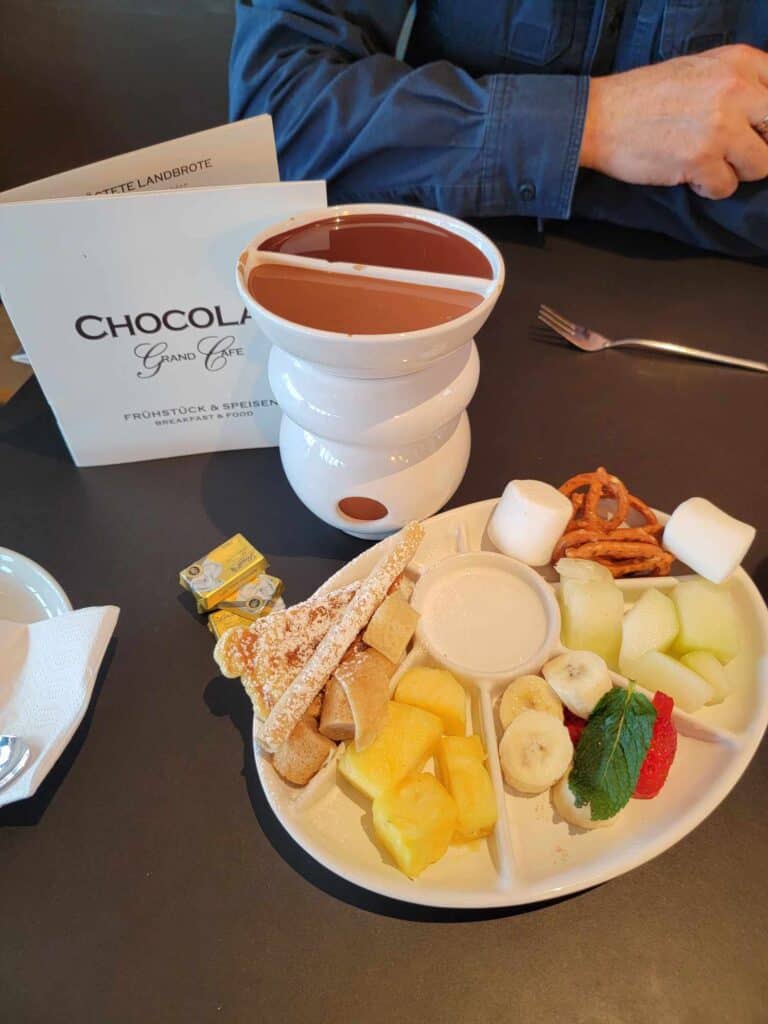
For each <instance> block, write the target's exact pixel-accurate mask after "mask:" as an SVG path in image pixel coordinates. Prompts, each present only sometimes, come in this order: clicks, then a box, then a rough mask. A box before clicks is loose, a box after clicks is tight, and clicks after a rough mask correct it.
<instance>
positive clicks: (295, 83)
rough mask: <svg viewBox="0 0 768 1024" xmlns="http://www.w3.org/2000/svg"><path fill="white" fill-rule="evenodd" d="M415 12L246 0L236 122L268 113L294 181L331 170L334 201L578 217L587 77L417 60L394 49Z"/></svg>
mask: <svg viewBox="0 0 768 1024" xmlns="http://www.w3.org/2000/svg"><path fill="white" fill-rule="evenodd" d="M351 6H352V5H351V4H350V5H349V7H350V8H351ZM408 7H409V3H408V2H407V0H367V2H365V3H363V4H358V5H357V8H358V10H357V12H356V13H355V14H354V15H353V14H351V13H346V14H343V13H340V12H341V11H342V9H343V8H344V9H346V5H344V4H339V3H338V2H333V3H332V2H331V0H253V5H251V4H249V3H247V2H246V0H239V2H238V5H237V21H236V28H235V38H234V43H233V49H232V57H231V61H230V116H231V117H232V118H233V119H237V118H241V117H248V116H251V115H254V114H260V113H270V114H271V115H272V118H273V121H274V127H275V138H276V142H277V149H278V156H279V162H280V170H281V174H282V176H283V178H284V179H287V180H290V179H301V178H324V179H325V180H326V181H327V182H328V190H329V196H330V197H331V199H332V201H334V202H346V201H374V202H375V201H379V202H404V203H415V204H418V205H426V206H431V207H434V208H436V209H440V210H444V211H445V212H447V213H452V214H455V215H457V216H486V215H503V214H523V215H527V216H532V217H549V218H557V219H562V218H567V217H568V216H569V215H570V211H571V202H572V198H573V191H574V186H575V182H576V175H577V171H578V156H579V150H580V147H581V137H582V132H583V126H584V116H585V112H586V105H587V95H588V79H586V78H583V77H579V76H569V75H557V76H553V75H504V74H498V75H486V76H483V77H480V78H473V77H472V76H471V75H470V74H469V73H468V72H466V71H464V70H463V69H461V68H459V67H457V66H456V65H454V64H451V63H449V62H447V61H436V62H433V63H430V64H425V65H423V66H420V67H417V68H412V67H410V66H409V65H408V64H406V63H405V62H403V61H401V60H397V59H396V58H395V57H394V56H393V54H394V52H395V46H396V41H397V37H398V35H399V32H400V29H401V27H402V24H403V22H404V20H405V17H406V14H407V11H408ZM361 12H362V13H361Z"/></svg>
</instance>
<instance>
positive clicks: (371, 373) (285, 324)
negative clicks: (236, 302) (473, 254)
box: [236, 203, 504, 378]
mask: <svg viewBox="0 0 768 1024" xmlns="http://www.w3.org/2000/svg"><path fill="white" fill-rule="evenodd" d="M358 214H387V215H391V216H397V217H408V218H411V219H415V220H421V221H425V222H427V223H429V224H434V225H435V226H437V227H440V228H443V229H445V230H447V231H450V232H452V233H454V234H457V235H459V236H460V237H461V238H463V239H464V240H465V241H467V242H469V243H470V244H471V245H474V246H475V247H476V248H477V249H479V250H480V251H481V252H482V253H483V255H484V256H485V257H486V259H487V260H488V262H489V263H490V266H491V272H492V275H493V276H492V277H491V278H484V277H468V276H463V275H459V274H440V273H434V272H430V271H424V270H408V269H402V268H399V267H380V266H375V265H372V264H361V263H331V262H328V261H325V260H319V259H307V257H303V256H290V255H284V254H282V253H275V252H269V251H265V250H261V249H259V246H260V245H262V244H264V243H265V242H266V241H267V240H268V239H269V238H273V237H274V236H275V235H279V234H281V233H282V232H284V231H288V230H290V229H292V228H297V227H300V226H301V225H303V224H311V223H313V222H314V221H318V220H329V221H332V220H333V219H334V218H336V217H344V216H355V215H358ZM260 263H287V264H291V265H293V266H311V267H312V269H313V270H316V271H321V272H325V273H337V274H338V273H343V274H357V275H359V276H360V277H361V278H365V277H369V278H380V279H387V280H397V281H407V282H410V283H413V284H423V285H431V286H433V287H434V286H436V287H442V288H455V289H457V290H459V291H468V292H475V293H477V294H478V295H482V297H483V298H482V301H481V302H480V303H479V304H478V305H477V306H475V307H474V309H471V310H469V312H467V313H465V314H464V315H463V316H459V317H456V319H454V320H450V321H449V322H448V323H443V324H438V325H436V326H435V327H427V328H424V329H423V330H419V331H404V332H402V333H399V334H339V333H336V332H335V331H322V330H317V329H316V328H312V327H307V326H304V325H303V324H297V323H294V322H292V321H290V320H285V319H284V318H283V317H280V316H277V315H276V314H275V313H273V312H271V311H270V310H268V309H265V308H264V306H262V305H261V304H260V303H258V302H257V301H256V300H255V299H254V297H253V296H252V295H251V293H250V291H249V290H248V277H249V275H250V273H251V271H252V270H253V269H254V268H255V267H256V266H258V265H259V264H260ZM236 282H237V288H238V290H239V292H240V295H241V297H242V299H243V302H244V303H245V305H246V307H247V309H248V312H249V313H250V314H251V316H252V317H253V319H254V320H255V321H256V323H257V324H258V326H259V327H260V328H261V330H262V331H263V332H264V334H265V335H266V336H267V338H269V340H270V341H271V342H272V344H273V345H277V346H278V348H281V349H284V350H285V351H286V352H290V353H292V354H293V355H296V356H298V357H299V358H300V359H305V360H307V361H309V362H312V363H317V364H319V365H321V366H323V367H324V368H325V370H326V372H328V373H335V374H340V375H341V376H345V377H372V378H380V377H395V376H399V375H401V374H408V373H414V372H415V371H416V370H421V369H424V367H425V366H429V365H430V364H431V363H433V362H435V361H436V360H438V359H441V358H442V357H443V356H445V355H448V354H449V353H451V352H454V351H455V350H456V349H457V348H460V347H461V346H462V345H465V344H466V343H467V342H468V341H469V340H470V338H474V336H475V334H476V333H477V331H479V330H480V328H481V327H482V326H483V324H484V323H485V321H486V320H487V319H488V316H489V315H490V313H491V311H492V309H493V307H494V306H495V305H496V300H497V299H498V297H499V294H500V293H501V289H502V287H503V285H504V261H503V260H502V258H501V253H500V252H499V250H498V249H497V248H496V246H495V245H494V244H493V242H491V241H490V239H488V238H486V236H485V235H484V234H482V232H480V231H478V230H477V229H476V228H473V227H470V226H469V225H468V224H465V223H464V222H463V221H460V220H457V219H456V218H455V217H449V216H447V215H446V214H443V213H437V212H435V211H433V210H423V209H420V208H418V207H412V206H389V205H387V204H386V203H361V204H359V205H352V206H331V207H329V208H328V209H327V210H314V211H312V212H310V213H305V214H301V215H299V216H296V217H292V218H290V220H287V221H283V222H282V223H280V224H276V225H274V226H273V227H271V228H267V229H266V230H265V231H262V232H261V233H260V234H258V235H256V237H255V238H254V239H253V240H252V241H251V242H250V244H249V245H248V246H247V247H246V248H245V249H244V250H243V252H242V253H241V254H240V258H239V259H238V261H237V274H236Z"/></svg>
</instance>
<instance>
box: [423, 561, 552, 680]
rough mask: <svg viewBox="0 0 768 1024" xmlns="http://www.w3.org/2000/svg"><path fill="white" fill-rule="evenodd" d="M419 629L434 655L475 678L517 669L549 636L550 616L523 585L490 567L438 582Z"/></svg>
mask: <svg viewBox="0 0 768 1024" xmlns="http://www.w3.org/2000/svg"><path fill="white" fill-rule="evenodd" d="M420 610H421V616H422V623H421V628H422V629H423V631H424V633H425V634H428V636H429V646H430V647H432V648H433V651H434V653H435V654H440V655H441V656H442V657H443V658H444V659H446V660H448V661H452V662H454V663H455V664H458V665H462V666H464V667H466V669H467V671H468V672H471V673H472V674H475V675H482V674H484V673H495V672H504V671H507V670H513V669H514V668H515V667H516V666H517V665H522V664H523V662H526V661H528V660H529V658H532V657H533V655H535V654H536V652H537V651H538V650H539V649H540V648H541V646H542V644H543V643H544V641H545V639H546V636H547V614H546V610H545V608H544V605H543V604H542V601H541V599H540V597H539V595H538V594H537V593H536V591H535V590H534V589H533V588H532V587H531V586H530V584H528V583H527V582H526V581H525V580H523V579H520V577H519V576H516V575H514V574H512V573H509V572H504V571H503V570H501V569H496V568H492V567H490V566H477V567H473V568H457V569H456V570H455V571H454V572H448V573H446V574H445V575H443V576H442V577H441V578H440V579H436V580H435V581H434V585H433V586H431V587H430V589H429V591H428V593H427V594H425V598H424V604H423V605H422V607H421V609H420Z"/></svg>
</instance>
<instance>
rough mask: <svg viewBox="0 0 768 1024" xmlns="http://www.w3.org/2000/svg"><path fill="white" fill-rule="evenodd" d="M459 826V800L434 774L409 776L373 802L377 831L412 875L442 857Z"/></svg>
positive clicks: (395, 858)
mask: <svg viewBox="0 0 768 1024" xmlns="http://www.w3.org/2000/svg"><path fill="white" fill-rule="evenodd" d="M455 828H456V803H455V802H454V799H453V797H452V796H451V794H450V793H449V792H448V791H447V790H446V789H445V787H444V786H441V785H440V783H439V782H438V781H437V779H436V778H435V776H434V775H427V774H426V773H424V774H421V775H409V776H407V777H406V778H405V779H401V781H400V782H398V783H397V784H396V785H395V786H393V787H392V788H391V789H388V790H387V791H386V792H384V793H382V794H381V795H380V796H377V797H376V799H375V800H374V801H373V830H374V832H375V833H376V836H377V838H378V840H379V842H380V843H381V844H382V846H383V847H384V848H385V849H386V850H388V851H389V853H390V854H391V855H392V857H393V858H394V860H395V863H396V864H397V866H398V867H399V868H400V870H401V871H402V872H404V873H405V874H406V875H408V876H409V877H410V878H415V877H416V876H417V875H419V874H421V872H422V871H423V870H424V868H426V867H429V865H430V864H434V863H435V861H437V860H440V858H441V857H442V856H443V854H444V853H445V851H446V850H447V849H448V844H449V843H450V841H451V836H452V835H453V833H454V830H455Z"/></svg>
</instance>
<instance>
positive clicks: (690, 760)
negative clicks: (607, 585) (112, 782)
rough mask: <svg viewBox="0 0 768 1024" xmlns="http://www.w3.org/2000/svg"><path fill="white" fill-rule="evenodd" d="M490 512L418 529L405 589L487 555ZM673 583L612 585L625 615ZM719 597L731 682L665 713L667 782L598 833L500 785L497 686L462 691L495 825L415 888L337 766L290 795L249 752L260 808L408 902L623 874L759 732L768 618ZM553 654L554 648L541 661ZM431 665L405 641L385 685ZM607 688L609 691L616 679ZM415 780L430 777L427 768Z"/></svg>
mask: <svg viewBox="0 0 768 1024" xmlns="http://www.w3.org/2000/svg"><path fill="white" fill-rule="evenodd" d="M495 504H496V499H491V500H489V501H481V502H478V503H476V504H474V505H466V506H464V507H463V508H458V509H452V510H450V511H449V512H443V513H442V514H440V515H437V516H434V517H433V518H432V519H429V520H427V521H426V523H425V524H424V525H425V528H426V536H425V538H424V540H423V542H422V544H421V546H420V547H419V550H418V551H417V553H416V559H415V560H414V562H412V563H411V566H410V568H409V573H410V574H411V575H412V576H413V577H414V578H417V577H420V576H422V575H423V574H424V572H425V571H426V570H427V569H430V568H431V567H432V566H434V565H436V564H437V563H438V562H441V561H443V559H445V558H448V557H449V556H452V555H456V554H462V553H465V554H466V553H471V552H480V551H487V552H493V551H495V550H496V549H495V548H494V546H493V544H492V543H491V541H490V540H489V539H488V536H487V531H486V526H487V523H488V520H489V518H490V516H491V513H492V512H493V509H494V506H495ZM660 518H662V519H664V518H666V517H664V516H660ZM381 543H382V544H385V543H386V541H382V542H381ZM379 547H380V545H376V546H375V547H372V548H369V549H368V550H367V551H365V552H364V553H363V554H362V555H360V556H359V557H358V558H356V559H355V560H354V561H352V562H350V563H349V564H348V565H346V566H345V567H344V568H343V569H341V570H340V571H339V572H338V573H336V574H335V575H334V576H332V577H331V578H330V579H329V580H328V581H327V582H326V583H325V584H324V585H323V588H322V589H323V590H330V589H334V588H336V587H339V586H343V585H344V584H347V583H350V582H352V581H353V580H356V579H360V578H362V577H363V576H365V575H366V574H367V573H368V572H369V571H370V569H371V568H372V566H373V564H374V563H375V561H376V559H377V558H378V555H379ZM682 578H683V577H668V578H661V579H633V580H624V581H621V580H620V581H618V584H619V586H620V587H621V589H622V590H623V591H624V595H625V599H626V602H627V604H628V605H630V604H632V603H634V601H636V600H637V598H638V597H639V596H640V594H642V593H643V591H644V590H646V589H647V588H648V587H658V588H661V589H664V590H668V589H670V588H671V587H673V586H675V584H676V583H677V582H678V580H679V579H682ZM728 586H729V587H730V589H731V591H732V593H733V596H734V598H735V600H736V602H737V604H738V607H739V611H740V614H741V616H742V618H743V620H744V622H745V625H746V634H747V644H746V649H745V652H744V653H743V655H740V656H739V660H738V664H737V666H735V667H734V670H735V669H738V672H739V675H740V676H741V677H742V678H740V680H739V684H738V686H737V688H736V690H735V692H734V693H733V694H732V695H731V696H730V697H728V699H727V700H726V701H725V702H724V703H722V704H720V705H717V706H713V707H708V708H704V709H702V711H699V712H697V713H696V714H695V715H688V714H685V713H683V712H680V711H676V712H675V720H676V724H677V727H678V730H679V732H680V737H679V743H678V752H677V758H676V760H675V763H674V765H673V766H672V770H671V772H670V775H669V779H668V781H667V784H666V785H665V787H664V789H663V790H662V792H661V794H660V795H659V796H658V797H656V798H655V799H654V800H631V801H630V802H629V806H628V808H627V809H626V811H625V812H624V813H623V814H622V815H621V817H620V818H619V820H618V821H617V822H616V823H614V824H613V825H611V826H610V827H608V828H604V829H595V830H593V831H590V832H585V831H582V830H581V829H575V828H572V827H571V826H569V825H568V824H567V823H566V822H564V821H563V820H562V819H561V818H560V817H559V815H558V814H557V813H556V812H555V811H554V810H553V808H552V805H551V803H550V799H549V793H548V792H546V793H542V794H541V795H539V796H524V795H522V794H519V793H517V792H515V791H514V790H512V789H510V788H509V787H508V786H506V785H505V784H504V782H503V780H502V776H501V769H500V765H499V758H498V741H499V739H500V736H501V728H500V724H499V721H498V716H497V713H496V706H497V704H498V701H499V699H500V697H501V694H502V693H503V691H504V688H505V686H506V684H507V679H508V678H511V677H507V679H500V678H488V679H485V680H479V681H472V680H469V681H465V685H466V690H467V709H468V715H467V719H468V730H469V729H471V731H472V732H477V733H479V735H480V736H481V738H482V740H483V743H484V745H485V748H486V751H487V753H488V762H487V764H488V769H489V772H490V775H491V779H492V781H493V785H494V788H495V791H496V798H497V804H498V808H499V820H498V822H497V824H496V827H495V829H494V831H493V834H492V835H491V836H490V837H489V838H488V839H483V840H478V841H476V842H474V843H470V844H466V845H461V846H451V847H450V848H449V850H448V853H447V854H446V855H445V857H443V858H442V860H440V861H439V862H438V863H437V864H433V865H432V866H431V867H429V868H427V869H426V871H424V873H423V874H422V875H421V876H420V877H419V878H418V879H416V880H415V881H412V880H410V879H409V878H407V877H406V876H405V875H403V874H402V873H401V872H400V871H399V870H398V869H397V868H396V867H395V866H394V864H393V863H392V861H391V860H390V859H389V857H388V855H387V854H386V853H385V852H384V851H382V850H381V849H380V847H379V846H378V845H377V844H376V843H375V842H374V839H373V827H372V820H371V804H370V801H369V800H367V799H366V798H364V797H363V796H361V795H360V794H358V793H357V792H356V791H355V790H354V789H352V787H351V786H349V784H348V783H347V782H346V781H345V780H344V779H342V778H341V775H340V774H338V773H337V771H336V759H337V758H334V759H333V760H332V761H331V762H330V763H329V764H328V765H327V766H326V767H325V768H323V769H322V770H321V771H320V772H319V773H318V775H316V776H315V778H314V779H313V780H312V781H311V782H310V783H309V785H308V786H306V787H304V789H297V788H295V787H292V786H289V785H288V784H286V783H285V782H283V780H282V779H280V778H279V777H278V776H277V774H276V773H275V771H274V769H273V768H272V766H271V764H270V763H269V760H268V759H267V758H265V757H264V756H263V755H262V753H261V752H260V750H259V749H258V746H257V745H256V744H255V742H254V755H255V759H256V767H257V770H258V773H259V778H260V779H261V783H262V785H263V787H264V791H265V793H266V795H267V799H268V800H269V803H270V806H271V807H272V810H273V811H274V812H275V815H276V816H277V818H278V819H279V820H280V822H281V823H282V825H283V826H284V828H285V829H286V830H287V831H288V833H289V834H290V835H291V836H292V837H293V839H295V840H296V842H297V843H298V844H299V845H300V846H302V847H303V848H304V849H305V850H306V851H307V852H308V853H309V854H311V855H312V856H313V857H314V858H315V859H316V860H318V861H319V862H320V863H321V864H323V865H324V866H325V867H326V868H328V869H329V870H331V871H334V872H335V873H336V874H338V875H340V876H341V877H343V878H346V879H348V880H349V881H350V882H353V883H355V884H356V885H359V886H362V887H363V888H365V889H370V890H372V891H373V892H376V893H380V894H381V895H383V896H388V897H391V898H392V899H399V900H405V901H407V902H410V903H418V904H423V905H426V906H435V907H453V908H467V909H468V908H482V907H504V906H514V905H518V904H524V903H533V902H537V901H540V900H546V899H552V898H554V897H557V896H564V895H566V894H567V893H572V892H578V891H579V890H581V889H586V888H589V887H590V886H593V885H596V884H598V883H599V882H604V881H606V880H607V879H609V878H613V877H615V876H616V875H620V874H623V873H624V872H625V871H629V870H631V869H632V868H634V867H637V866H638V865H639V864H643V863H645V862H646V861H648V860H650V859H651V858H652V857H655V856H657V855H658V854H659V853H662V852H663V851H664V850H667V849H669V847H670V846H672V845H673V844H674V843H676V842H677V841H678V840H679V839H682V838H683V836H685V835H687V833H688V832H690V831H691V830H692V829H693V828H695V827H696V826H697V825H698V824H699V823H700V822H701V821H703V820H704V818H705V817H706V816H707V815H708V814H710V812H711V811H713V810H714V809H715V807H717V805H718V804H719V803H720V802H721V801H722V800H723V799H724V798H725V797H726V796H727V794H728V793H729V792H730V790H731V789H732V788H733V787H734V786H735V784H736V782H737V781H738V780H739V778H740V776H741V775H742V773H743V772H744V770H745V768H746V767H747V765H748V764H749V761H750V760H751V758H752V756H753V754H754V753H755V751H756V750H757V747H758V745H759V743H760V740H761V739H762V736H763V733H764V732H765V728H766V724H768V609H766V607H765V605H764V603H763V601H762V599H761V597H760V593H759V591H758V590H757V588H756V587H755V585H754V584H753V583H752V581H751V580H750V578H749V577H748V576H747V574H746V573H745V572H744V571H743V570H742V569H739V570H738V571H737V572H736V573H735V574H734V576H733V577H732V578H731V580H730V581H729V583H728ZM558 649H560V648H559V638H558V637H555V638H554V640H553V646H552V647H551V648H550V650H549V653H547V655H546V657H547V658H548V657H551V655H552V654H553V653H557V650H558ZM545 660H546V659H545ZM434 663H435V662H434V661H433V659H432V658H431V656H430V655H429V653H428V652H427V649H426V648H425V647H424V646H422V645H421V644H420V643H418V642H417V644H416V645H415V646H414V648H413V649H412V650H411V652H410V653H409V654H408V656H407V657H406V659H405V660H404V662H403V663H402V665H401V666H400V668H399V669H398V672H397V674H396V675H395V677H394V679H393V687H394V685H396V683H397V679H398V678H399V676H400V675H402V673H403V672H404V671H406V670H407V669H408V668H410V667H412V666H414V665H416V664H434ZM537 667H538V666H537ZM530 670H531V669H530V668H523V669H522V671H530ZM520 674H521V671H516V672H515V673H514V675H515V676H517V675H520ZM614 681H615V682H617V683H619V684H621V683H622V682H623V680H622V679H621V677H620V676H617V675H614ZM340 750H341V747H339V748H338V751H337V757H338V753H339V752H340ZM426 770H427V771H429V770H432V766H431V764H428V765H427V768H426Z"/></svg>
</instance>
